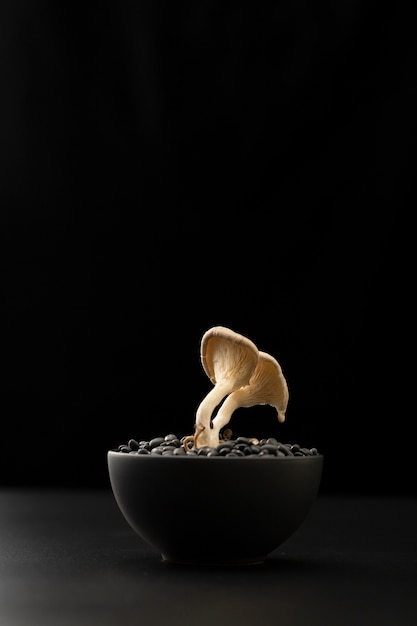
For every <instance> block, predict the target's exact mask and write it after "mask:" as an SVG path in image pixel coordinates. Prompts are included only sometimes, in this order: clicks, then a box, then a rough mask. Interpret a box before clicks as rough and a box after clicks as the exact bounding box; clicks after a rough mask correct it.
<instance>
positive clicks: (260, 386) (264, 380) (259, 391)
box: [213, 351, 289, 431]
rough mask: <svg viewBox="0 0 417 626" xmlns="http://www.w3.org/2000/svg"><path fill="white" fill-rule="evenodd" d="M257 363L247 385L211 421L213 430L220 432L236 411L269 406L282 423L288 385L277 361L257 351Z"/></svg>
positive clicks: (227, 400)
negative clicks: (244, 408)
mask: <svg viewBox="0 0 417 626" xmlns="http://www.w3.org/2000/svg"><path fill="white" fill-rule="evenodd" d="M258 354H259V359H258V363H257V366H256V369H255V371H254V372H253V375H252V376H251V378H250V381H249V384H248V385H246V386H245V387H242V388H241V389H237V390H236V391H234V392H233V393H231V394H230V395H229V396H228V398H226V400H225V401H224V402H223V404H222V406H221V407H220V409H219V411H218V413H217V415H216V417H215V418H214V420H213V429H214V430H216V431H220V430H221V429H222V428H223V427H224V426H225V425H226V424H228V423H229V421H230V418H231V417H232V414H233V413H234V411H235V410H236V409H237V408H239V407H246V408H248V407H251V406H255V405H259V404H268V405H271V406H273V407H275V409H276V411H277V414H278V421H279V422H284V421H285V413H286V410H287V406H288V400H289V392H288V385H287V381H286V379H285V377H284V374H283V373H282V368H281V366H280V364H279V363H278V361H277V360H276V359H275V358H274V357H273V356H271V355H270V354H268V353H267V352H261V351H259V353H258Z"/></svg>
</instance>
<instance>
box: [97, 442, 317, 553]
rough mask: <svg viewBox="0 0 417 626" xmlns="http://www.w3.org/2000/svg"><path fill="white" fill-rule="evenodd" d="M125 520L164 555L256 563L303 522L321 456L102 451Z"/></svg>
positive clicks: (313, 491)
mask: <svg viewBox="0 0 417 626" xmlns="http://www.w3.org/2000/svg"><path fill="white" fill-rule="evenodd" d="M107 462H108V470H109V477H110V483H111V487H112V491H113V494H114V497H115V499H116V502H117V504H118V506H119V508H120V510H121V512H122V514H123V515H124V517H125V519H126V520H127V522H128V523H129V524H130V526H131V527H132V528H133V530H135V531H136V533H137V534H138V535H140V536H141V537H142V538H143V539H144V540H145V541H146V542H147V543H149V544H150V545H152V546H153V547H154V548H155V549H156V550H157V551H158V552H159V553H160V555H161V557H162V559H163V560H164V561H168V562H176V563H200V564H241V563H242V564H243V563H261V562H263V561H264V560H265V559H266V558H267V556H268V554H270V553H271V552H272V551H273V550H275V549H276V548H277V547H278V546H279V545H280V544H282V543H283V542H284V541H285V540H286V539H288V538H289V537H290V536H291V535H292V534H293V533H294V532H295V531H296V530H297V529H298V528H299V527H300V525H301V524H302V522H303V521H304V519H305V518H306V516H307V514H308V513H309V511H310V509H311V507H312V506H313V503H314V501H315V499H316V496H317V493H318V490H319V486H320V480H321V475H322V468H323V456H322V455H320V454H318V455H314V456H305V457H286V458H276V457H268V456H265V457H256V456H253V457H252V456H249V457H242V458H228V457H200V456H198V457H197V456H196V457H183V456H178V457H173V456H156V455H155V456H152V455H149V456H147V455H138V454H125V453H122V452H117V451H113V450H110V451H108V453H107Z"/></svg>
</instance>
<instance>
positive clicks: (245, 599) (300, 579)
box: [0, 489, 417, 626]
mask: <svg viewBox="0 0 417 626" xmlns="http://www.w3.org/2000/svg"><path fill="white" fill-rule="evenodd" d="M167 523H169V514H168V513H167ZM192 541H193V538H192V537H190V542H192ZM260 623H264V624H271V625H272V626H275V625H276V626H280V625H281V624H282V625H284V626H293V625H297V626H301V625H304V624H309V625H311V624H313V625H315V624H331V625H332V626H344V625H346V626H416V625H417V499H416V498H412V497H404V496H402V497H399V496H398V497H382V496H377V497H376V496H374V497H368V496H357V497H356V496H353V495H344V496H340V495H331V494H325V495H323V494H319V496H318V498H317V501H316V503H315V504H314V507H313V509H312V510H311V512H310V513H309V516H308V517H307V519H306V520H305V521H304V523H303V525H302V526H301V528H299V530H298V531H297V532H296V533H295V534H294V535H293V536H292V537H291V538H290V539H288V540H287V541H286V542H285V543H284V544H282V545H281V546H280V548H278V549H277V550H276V551H275V552H273V553H272V554H270V556H269V557H268V559H267V560H266V561H265V562H264V563H263V564H257V565H251V566H239V567H223V568H221V567H206V568H204V567H197V566H184V565H183V566H180V565H173V564H167V563H164V562H162V561H161V559H160V556H159V554H158V553H157V552H156V551H155V550H154V549H153V548H151V547H150V546H148V545H147V544H145V543H144V542H143V541H142V539H141V538H139V536H138V535H136V534H135V533H134V531H133V530H132V529H131V528H130V526H128V524H127V522H126V521H125V519H124V518H123V517H122V515H121V513H120V511H119V509H118V508H117V505H116V503H115V500H114V498H113V495H112V493H111V491H110V490H93V491H90V490H80V491H77V490H62V491H59V490H47V489H43V490H34V489H31V490H29V489H3V490H1V491H0V625H1V626H49V625H53V626H84V625H86V626H87V625H88V626H95V625H100V626H115V625H117V626H124V625H128V626H131V625H135V624H143V625H144V626H152V625H158V626H160V625H163V624H167V625H169V626H177V625H178V626H179V625H181V626H191V625H193V624H196V625H197V626H205V625H208V624H210V625H213V624H216V625H223V624H224V625H227V626H234V625H238V624H239V626H244V625H245V624H248V625H249V624H251V625H253V624H260Z"/></svg>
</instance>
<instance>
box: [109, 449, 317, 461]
mask: <svg viewBox="0 0 417 626" xmlns="http://www.w3.org/2000/svg"><path fill="white" fill-rule="evenodd" d="M107 457H108V458H109V457H117V458H120V457H126V458H138V459H157V460H159V461H160V460H161V459H165V460H166V459H175V462H177V461H179V460H180V459H182V460H186V461H188V460H189V459H198V460H199V461H200V462H201V461H202V460H203V459H205V460H206V461H208V462H210V463H213V462H217V461H221V462H224V461H229V462H232V463H237V462H242V461H250V462H252V460H254V459H256V460H257V461H258V462H264V461H273V462H274V463H275V462H282V463H287V462H294V461H311V460H312V459H315V460H316V459H323V458H324V454H323V453H320V452H318V453H317V454H309V455H302V456H301V455H300V456H298V455H297V456H295V455H288V456H279V457H278V456H275V455H273V454H262V455H259V454H248V455H247V456H227V455H226V456H222V455H213V456H206V455H204V454H175V455H174V454H137V452H136V451H134V452H120V451H119V450H108V451H107Z"/></svg>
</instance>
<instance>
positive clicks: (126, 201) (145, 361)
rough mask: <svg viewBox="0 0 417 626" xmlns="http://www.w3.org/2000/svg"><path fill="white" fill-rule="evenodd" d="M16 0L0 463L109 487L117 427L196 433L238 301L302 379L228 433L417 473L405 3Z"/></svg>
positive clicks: (242, 327) (1, 246)
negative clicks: (215, 332)
mask: <svg viewBox="0 0 417 626" xmlns="http://www.w3.org/2000/svg"><path fill="white" fill-rule="evenodd" d="M1 12H2V14H3V15H2V18H1V20H0V42H1V43H0V45H1V64H2V74H3V78H2V81H1V84H2V97H1V104H0V113H1V121H0V123H1V148H0V157H1V173H2V175H1V178H2V180H1V197H0V202H1V228H0V238H1V241H0V250H1V283H2V289H1V299H2V303H1V311H2V347H1V351H0V353H1V359H2V362H3V370H4V371H3V374H2V376H1V379H0V385H1V404H2V407H1V428H2V442H1V460H0V468H1V475H0V482H1V484H2V485H3V486H10V485H30V486H31V485H42V486H47V485H54V486H63V487H64V486H65V487H67V486H86V487H88V486H100V487H101V486H103V487H107V486H108V475H107V468H106V451H107V450H108V449H109V448H113V447H115V446H117V445H118V444H119V443H124V442H126V441H127V440H128V439H129V438H130V437H135V438H138V439H141V438H149V437H152V436H155V435H161V434H166V433H168V432H175V433H177V434H178V435H179V436H181V435H184V434H191V432H192V431H193V425H194V416H195V411H196V408H197V406H198V404H199V402H200V401H201V399H202V398H203V396H204V395H205V394H206V393H207V392H208V390H209V389H210V388H211V383H210V382H209V380H208V379H207V377H206V376H205V374H204V372H203V370H202V367H201V364H200V360H199V348H200V339H201V336H202V334H203V333H204V332H205V331H206V330H207V329H208V328H210V327H211V326H215V325H219V324H221V325H225V326H228V327H230V328H232V329H233V330H235V331H237V332H239V333H241V334H244V335H246V336H247V337H249V338H250V339H251V340H252V341H254V342H255V343H256V344H257V346H258V347H259V349H261V350H265V351H266V352H269V353H270V354H272V355H273V356H275V357H276V358H277V359H278V360H279V361H280V363H281V365H282V368H283V370H284V373H285V375H286V378H287V381H288V384H289V388H290V394H291V396H290V403H289V408H288V412H287V421H286V423H285V424H278V423H277V420H276V417H275V412H274V410H272V408H271V407H254V408H253V409H242V410H238V411H237V412H236V413H235V414H234V416H233V418H232V422H231V427H232V429H233V431H234V433H236V434H247V435H253V436H264V435H271V436H276V437H278V438H279V439H281V440H286V441H287V440H288V441H292V442H298V443H300V444H302V445H307V446H309V447H311V446H316V447H317V448H318V449H319V451H321V452H323V453H324V454H325V467H324V474H323V481H322V489H323V490H324V491H342V492H343V491H345V492H352V491H354V492H368V493H372V492H389V493H399V492H410V491H413V490H414V478H413V471H412V467H413V456H414V455H415V445H413V437H414V435H413V430H412V428H413V422H415V409H414V405H413V403H412V402H411V396H412V391H413V381H412V380H411V375H410V374H411V371H412V367H413V366H412V364H411V363H412V361H413V358H414V351H413V349H412V326H413V324H412V322H413V321H414V315H413V313H412V309H411V304H412V298H413V292H414V291H415V289H414V274H413V270H412V256H413V255H412V252H413V248H414V236H413V235H414V228H413V226H412V223H413V222H412V219H410V218H412V214H413V208H414V202H413V200H414V198H413V187H414V171H415V170H414V165H413V157H414V147H415V137H416V134H415V130H416V129H415V105H416V97H415V96H416V87H415V69H416V68H415V38H414V36H413V33H412V27H411V24H412V22H411V20H408V19H407V16H404V15H399V14H395V13H394V14H393V13H392V11H391V13H388V12H387V13H384V8H383V7H381V6H380V5H379V4H378V5H377V4H376V3H374V2H364V3H363V2H362V3H356V2H354V1H353V0H348V1H347V2H344V3H341V4H340V3H338V4H336V5H335V4H334V3H322V4H321V5H320V6H317V4H316V3H313V2H310V1H307V2H301V3H295V2H289V3H288V2H287V3H281V2H275V3H273V2H269V3H263V2H261V3H252V4H251V5H249V4H248V5H246V4H242V3H237V2H216V1H214V0H213V1H202V0H200V1H198V2H185V3H182V4H181V6H178V4H177V3H171V2H150V1H147V0H146V1H145V0H143V1H136V2H133V1H132V2H127V1H124V2H120V3H115V2H114V3H111V2H101V3H87V4H81V5H80V6H77V4H76V3H75V4H74V3H64V4H62V3H49V2H41V1H38V2H24V1H17V2H11V1H7V2H4V3H2V8H1ZM412 198H413V199H412ZM270 409H271V410H270ZM413 449H414V450H413Z"/></svg>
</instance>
